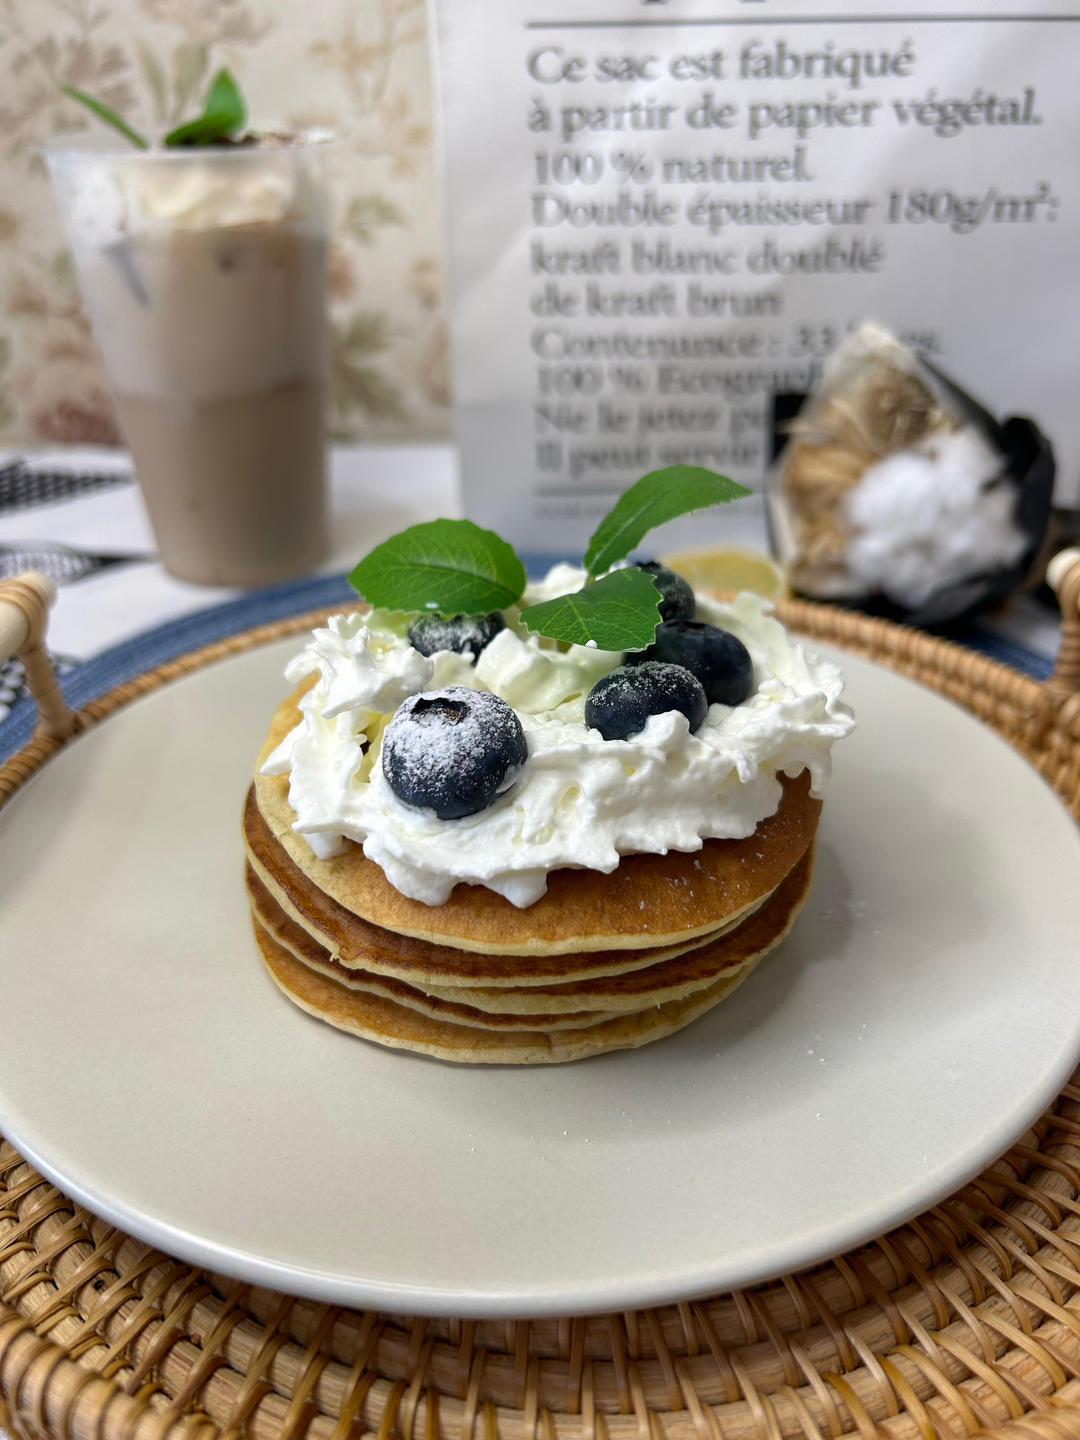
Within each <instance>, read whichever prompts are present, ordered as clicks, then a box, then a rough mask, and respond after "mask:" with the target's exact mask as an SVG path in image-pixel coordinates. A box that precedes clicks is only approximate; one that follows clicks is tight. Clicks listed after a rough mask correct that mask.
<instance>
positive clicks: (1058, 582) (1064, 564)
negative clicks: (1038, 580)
mask: <svg viewBox="0 0 1080 1440" xmlns="http://www.w3.org/2000/svg"><path fill="white" fill-rule="evenodd" d="M1046 581H1047V584H1048V585H1049V586H1050V587H1051V589H1052V590H1053V591H1054V593H1055V594H1056V595H1057V597H1058V604H1059V605H1060V606H1061V644H1060V645H1059V646H1058V656H1057V664H1056V665H1055V666H1054V673H1053V674H1052V675H1051V676H1050V679H1049V680H1047V682H1046V687H1047V689H1048V690H1049V691H1050V692H1051V693H1052V694H1053V695H1054V696H1055V697H1057V698H1059V699H1068V698H1069V697H1070V696H1072V695H1074V694H1075V693H1076V692H1077V691H1078V690H1080V549H1078V548H1076V547H1073V548H1071V549H1068V550H1061V551H1059V552H1058V554H1057V555H1055V556H1054V558H1053V559H1052V560H1051V561H1050V564H1049V565H1048V566H1047V567H1046Z"/></svg>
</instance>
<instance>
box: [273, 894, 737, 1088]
mask: <svg viewBox="0 0 1080 1440" xmlns="http://www.w3.org/2000/svg"><path fill="white" fill-rule="evenodd" d="M254 926H255V938H256V941H257V943H258V946H259V950H260V953H261V955H262V958H263V963H264V964H265V966H266V969H267V971H268V972H269V974H270V977H271V979H272V980H273V981H274V983H275V984H276V985H277V986H278V988H279V989H280V990H282V991H283V992H284V994H285V995H287V996H288V997H289V999H290V1000H292V1001H293V1002H294V1003H295V1004H297V1005H299V1006H300V1008H301V1009H302V1010H306V1011H307V1012H308V1013H309V1014H310V1015H314V1016H315V1017H316V1018H317V1019H319V1020H325V1021H327V1022H328V1023H329V1024H330V1025H334V1026H336V1027H337V1028H338V1029H339V1030H348V1031H351V1032H352V1033H353V1034H354V1035H361V1036H363V1037H364V1038H365V1039H367V1040H375V1041H377V1042H378V1043H379V1044H380V1045H387V1046H390V1047H391V1048H392V1049H398V1050H413V1051H417V1052H419V1053H420V1054H423V1055H431V1056H434V1057H435V1058H437V1059H440V1060H454V1061H458V1062H464V1063H468V1064H474V1065H476V1064H487V1065H545V1064H557V1063H559V1062H562V1061H565V1060H583V1059H585V1058H586V1057H588V1056H590V1055H600V1054H603V1053H604V1052H605V1051H608V1050H629V1049H636V1048H637V1047H638V1046H639V1045H645V1044H647V1043H648V1042H649V1041H651V1040H659V1039H660V1038H661V1037H662V1036H664V1035H670V1034H672V1033H673V1032H674V1031H676V1030H681V1029H682V1028H683V1026H684V1025H689V1024H690V1022H691V1021H692V1020H696V1019H697V1017H698V1016H699V1015H702V1014H704V1013H705V1011H706V1010H710V1009H712V1007H713V1006H714V1005H716V1004H717V1003H718V1002H719V1001H720V1000H723V999H725V998H726V997H727V996H728V995H730V994H731V992H732V991H733V990H735V989H736V988H737V987H738V986H739V985H741V984H742V982H743V980H745V979H746V977H747V975H749V974H750V972H751V971H752V970H753V968H754V965H755V964H756V963H757V962H756V960H754V961H751V962H750V964H748V965H744V966H743V967H742V968H741V969H740V970H737V971H736V972H735V974H734V975H733V976H731V977H730V978H727V979H720V980H717V981H716V982H715V983H714V984H713V985H711V986H709V987H708V989H706V990H698V991H696V992H695V993H694V994H693V995H690V996H689V997H688V998H687V999H685V1000H673V1001H671V1002H670V1003H669V1004H667V1005H660V1006H652V1007H650V1008H649V1009H648V1010H643V1011H638V1012H637V1013H635V1014H633V1015H619V1016H616V1017H615V1018H614V1019H610V1020H604V1021H601V1022H599V1023H598V1024H596V1025H590V1026H585V1027H583V1028H582V1029H576V1030H550V1031H544V1030H525V1031H501V1030H486V1029H478V1028H475V1027H472V1026H468V1025H455V1024H452V1023H450V1022H449V1021H446V1020H435V1019H432V1018H430V1017H429V1016H427V1015H421V1014H419V1013H418V1012H417V1011H415V1010H410V1009H409V1008H408V1007H407V1006H405V1005H399V1004H397V1003H395V1002H394V1001H393V1000H387V999H384V998H383V997H382V996H378V995H372V994H369V993H365V992H363V991H355V990H348V989H346V988H345V986H343V985H339V984H338V983H337V982H336V981H335V980H332V979H330V978H329V977H327V976H325V975H320V974H317V973H316V972H315V971H314V970H311V969H309V968H308V966H306V965H304V964H303V963H302V962H301V961H299V960H297V959H296V958H295V957H294V956H292V955H290V954H289V952H288V951H287V950H286V949H284V948H283V947H282V946H281V945H279V944H278V943H277V941H275V940H274V938H273V937H272V936H271V935H270V934H269V933H268V932H267V931H266V930H264V929H263V928H262V926H261V925H260V924H259V923H258V921H255V922H254Z"/></svg>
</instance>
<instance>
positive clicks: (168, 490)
mask: <svg viewBox="0 0 1080 1440" xmlns="http://www.w3.org/2000/svg"><path fill="white" fill-rule="evenodd" d="M48 158H49V164H50V169H51V171H52V174H53V178H54V181H55V183H56V187H57V192H58V195H59V197H60V200H61V205H62V208H63V211H64V216H65V221H66V224H67V229H68V235H69V238H70V241H71V245H72V250H73V253H74V256H75V262H76V268H77V270H78V274H79V279H80V283H81V286H82V291H83V296H84V299H85V301H86V305H87V308H88V310H89V312H90V319H91V323H92V325H93V329H94V334H95V336H96V338H97V341H98V343H99V344H100V346H101V350H102V353H103V355H104V359H105V366H106V370H107V372H108V375H109V379H110V383H111V385H112V389H113V392H114V395H115V398H116V405H117V411H118V415H119V419H120V424H121V426H122V428H123V431H124V435H125V437H126V439H127V442H128V444H129V445H130V447H131V452H132V456H133V458H134V462H135V470H136V474H137V476H138V479H139V483H140V485H141V487H142V492H143V496H144V498H145V500H146V505H147V509H148V510H149V513H150V520H151V523H152V525H153V528H154V533H155V536H156V539H157V542H158V546H159V549H160V552H161V559H162V562H163V563H164V565H165V568H166V569H167V570H169V571H170V572H171V573H172V574H173V575H176V576H179V577H180V578H182V579H186V580H195V581H200V582H203V583H208V584H222V585H260V584H266V583H269V582H271V581H274V580H281V579H285V578H287V577H288V576H291V575H297V574H300V573H302V572H303V571H305V570H310V569H311V568H312V567H314V566H315V565H317V564H318V563H319V561H320V560H321V559H323V558H324V554H325V549H326V506H325V474H324V463H325V439H324V424H325V421H324V413H325V388H326V373H325V366H326V300H325V271H326V207H325V201H324V193H323V187H322V185H321V183H320V179H319V174H318V168H317V167H318V166H319V163H320V154H319V150H318V148H317V147H314V146H312V145H301V144H295V145H286V144H276V145H274V146H267V147H264V146H262V145H254V146H247V145H245V146H233V147H221V148H216V147H215V148H214V149H202V150H194V151H176V150H173V151H163V152H149V153H145V154H132V153H130V152H113V151H111V150H109V149H108V148H107V147H104V146H102V145H101V144H100V143H98V144H93V143H84V144H83V145H82V146H80V147H78V148H75V147H71V148H64V149H57V150H54V151H52V152H50V154H49V157H48Z"/></svg>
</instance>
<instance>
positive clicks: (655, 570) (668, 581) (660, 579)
mask: <svg viewBox="0 0 1080 1440" xmlns="http://www.w3.org/2000/svg"><path fill="white" fill-rule="evenodd" d="M638 569H639V570H644V571H645V573H646V575H651V576H652V578H653V580H654V581H655V582H656V588H657V589H658V590H659V591H660V619H661V620H692V619H693V618H694V611H695V610H696V609H697V602H696V601H695V599H694V590H693V587H692V586H691V584H690V582H689V580H684V579H683V577H682V576H681V575H676V574H675V571H674V570H669V569H668V568H667V566H666V565H661V564H660V561H659V560H642V561H639V563H638Z"/></svg>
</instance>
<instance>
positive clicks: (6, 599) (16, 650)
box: [0, 570, 79, 740]
mask: <svg viewBox="0 0 1080 1440" xmlns="http://www.w3.org/2000/svg"><path fill="white" fill-rule="evenodd" d="M55 599H56V586H55V585H54V584H53V582H52V581H51V580H50V579H49V577H48V576H47V575H41V574H39V573H38V572H37V571H36V570H27V571H26V572H25V573H24V574H22V575H16V576H15V577H14V578H13V579H9V580H0V665H2V664H3V663H4V661H6V660H10V659H11V657H12V655H18V656H19V658H20V660H21V661H22V663H23V669H24V670H25V671H26V683H27V685H29V687H30V693H31V694H32V695H33V697H34V699H35V700H36V701H37V707H38V713H39V719H38V724H37V730H36V732H35V733H36V734H37V735H41V736H48V737H49V738H50V739H53V740H66V739H67V738H68V736H69V735H72V734H74V732H75V731H76V729H78V724H79V722H78V718H77V717H76V715H75V712H74V711H73V710H72V709H71V707H70V706H69V705H68V703H67V701H66V700H65V699H64V697H63V695H62V694H61V692H60V684H59V682H58V680H57V678H56V671H55V670H54V669H53V664H52V661H51V660H50V659H49V655H48V652H47V650H46V649H45V623H46V621H47V619H48V615H49V607H50V605H51V604H52V603H53V601H54V600H55Z"/></svg>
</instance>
